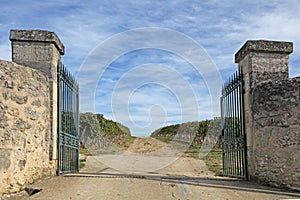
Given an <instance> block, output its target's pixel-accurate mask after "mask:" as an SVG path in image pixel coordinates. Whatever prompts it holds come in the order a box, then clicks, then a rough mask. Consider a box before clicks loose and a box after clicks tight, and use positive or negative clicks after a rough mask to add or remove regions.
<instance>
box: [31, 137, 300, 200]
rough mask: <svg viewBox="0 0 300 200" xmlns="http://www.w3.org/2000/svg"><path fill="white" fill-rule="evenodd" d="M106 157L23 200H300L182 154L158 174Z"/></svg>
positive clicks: (140, 143) (147, 147)
mask: <svg viewBox="0 0 300 200" xmlns="http://www.w3.org/2000/svg"><path fill="white" fill-rule="evenodd" d="M162 145H163V144H162V143H161V142H160V141H157V140H155V139H153V138H151V139H148V138H139V139H137V140H136V141H135V142H133V144H132V145H131V146H130V148H129V149H128V151H130V152H131V153H132V152H134V153H141V152H142V153H145V152H146V151H155V148H161V147H162ZM126 155H127V154H126ZM142 157H144V158H142ZM102 158H106V159H113V155H102V157H101V156H100V157H99V156H98V157H95V156H89V157H88V158H87V162H86V166H85V168H84V169H83V170H82V171H81V173H79V174H68V175H64V176H59V177H52V178H50V179H47V180H44V181H41V182H40V183H36V184H35V185H33V186H32V187H33V188H41V189H42V191H41V192H39V193H37V194H35V195H33V196H31V197H30V198H25V199H31V200H33V199H43V200H48V199H49V200H50V199H51V200H52V199H58V200H60V199H68V200H69V199H90V200H92V199H104V200H115V199H122V200H131V199H144V200H148V199H151V200H152V199H153V200H154V199H155V200H160V199H161V200H165V199H172V200H174V199H176V200H178V199H180V200H184V199H185V200H188V199H189V200H192V199H212V200H213V199H222V200H223V199H233V200H237V199H255V200H257V199H264V200H267V199H272V200H273V199H297V198H298V199H300V194H296V193H292V192H282V191H280V190H278V189H274V188H269V187H262V186H258V185H255V184H253V183H249V182H246V181H241V180H237V179H230V178H224V177H215V176H214V175H213V173H212V172H210V171H209V170H208V168H207V167H206V165H205V163H204V162H203V161H201V160H198V159H194V158H191V157H180V158H179V159H177V160H176V161H175V162H174V163H172V164H171V165H169V166H167V167H165V168H163V169H160V170H157V171H155V172H140V173H134V172H120V171H117V170H115V169H113V168H112V167H109V166H107V165H104V164H102V163H101V162H99V160H100V161H101V159H102ZM118 158H120V157H118ZM121 158H122V157H121ZM130 159H133V158H129V160H130ZM134 159H135V160H136V159H145V156H143V155H142V154H140V155H139V157H136V155H135V157H134ZM146 159H147V158H146ZM148 159H150V160H151V159H153V157H149V158H148ZM159 159H162V158H159ZM163 159H168V158H163ZM169 159H170V158H169ZM171 159H172V158H171ZM126 161H127V162H128V158H127V160H126V158H125V157H124V160H123V161H120V162H126ZM130 162H131V161H130ZM126 164H127V165H130V163H126Z"/></svg>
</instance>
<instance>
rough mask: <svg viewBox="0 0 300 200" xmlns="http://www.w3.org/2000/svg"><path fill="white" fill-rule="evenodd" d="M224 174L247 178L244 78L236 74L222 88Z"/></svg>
mask: <svg viewBox="0 0 300 200" xmlns="http://www.w3.org/2000/svg"><path fill="white" fill-rule="evenodd" d="M221 116H222V154H223V174H224V175H227V176H232V177H239V178H247V159H246V158H247V156H246V155H247V152H246V147H247V145H246V133H245V124H244V123H245V119H244V99H243V77H242V74H241V73H239V72H236V73H235V74H234V75H233V76H232V77H230V78H229V80H228V82H227V83H226V84H225V86H224V87H223V88H222V97H221Z"/></svg>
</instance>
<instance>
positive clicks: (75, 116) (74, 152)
mask: <svg viewBox="0 0 300 200" xmlns="http://www.w3.org/2000/svg"><path fill="white" fill-rule="evenodd" d="M78 91H79V85H78V83H77V82H76V80H75V78H74V77H73V76H72V75H71V73H70V72H68V70H67V69H66V68H65V67H64V66H63V65H62V64H61V63H60V64H59V66H58V170H57V173H58V174H62V173H67V172H78V167H79V163H78V162H79V160H78V156H79V94H78Z"/></svg>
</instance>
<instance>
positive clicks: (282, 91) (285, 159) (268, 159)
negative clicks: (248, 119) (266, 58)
mask: <svg viewBox="0 0 300 200" xmlns="http://www.w3.org/2000/svg"><path fill="white" fill-rule="evenodd" d="M252 105H253V107H252V108H253V121H254V123H253V151H254V154H253V155H252V159H253V160H254V163H256V165H255V166H254V169H253V171H254V172H255V173H253V174H252V177H254V178H255V179H258V180H260V181H264V182H266V183H268V184H271V185H276V186H286V187H292V188H293V187H294V188H300V167H299V166H300V123H299V122H300V77H298V78H294V79H285V80H282V81H269V82H264V83H261V84H259V85H257V87H256V88H255V89H254V91H253V102H252Z"/></svg>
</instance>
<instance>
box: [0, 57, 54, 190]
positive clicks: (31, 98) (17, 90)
mask: <svg viewBox="0 0 300 200" xmlns="http://www.w3.org/2000/svg"><path fill="white" fill-rule="evenodd" d="M49 101H50V88H49V80H48V78H47V77H46V76H45V75H44V74H42V73H41V72H38V71H36V70H34V69H31V68H28V67H23V66H20V65H18V64H15V63H12V62H7V61H0V185H1V187H0V196H1V194H2V193H11V192H17V191H19V190H20V189H22V188H23V187H25V185H26V184H28V183H32V182H33V181H34V180H36V179H39V178H41V177H43V176H49V175H54V174H55V166H54V165H53V163H51V161H49V148H50V144H49V137H50V129H51V127H50V125H51V124H50V120H49V119H50V113H51V112H50V103H49Z"/></svg>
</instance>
